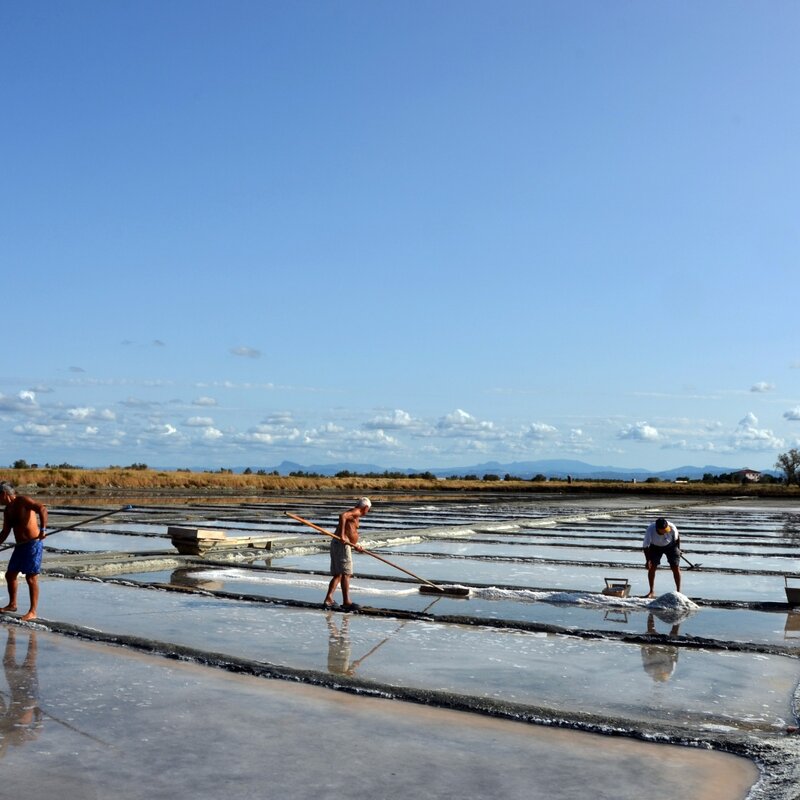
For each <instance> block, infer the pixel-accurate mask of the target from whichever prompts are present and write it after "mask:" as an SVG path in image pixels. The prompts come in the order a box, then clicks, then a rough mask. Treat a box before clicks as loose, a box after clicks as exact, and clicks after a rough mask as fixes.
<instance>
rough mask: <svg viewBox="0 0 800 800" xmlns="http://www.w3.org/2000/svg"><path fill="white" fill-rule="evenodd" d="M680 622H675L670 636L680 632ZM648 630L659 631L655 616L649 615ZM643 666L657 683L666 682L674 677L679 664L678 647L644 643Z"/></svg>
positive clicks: (651, 631)
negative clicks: (673, 674)
mask: <svg viewBox="0 0 800 800" xmlns="http://www.w3.org/2000/svg"><path fill="white" fill-rule="evenodd" d="M680 628H681V626H680V623H675V624H674V625H673V626H672V628H671V629H670V632H669V635H670V636H678V635H679V634H680ZM647 632H648V633H658V631H657V630H656V620H655V616H654V615H653V614H652V613H651V614H648V615H647ZM641 648H642V668H643V669H644V671H645V672H646V673H647V674H648V675H649V676H650V677H651V678H652V679H653V681H654V682H655V683H665V682H666V681H668V680H669V679H670V678H671V677H672V673H673V672H675V667H676V666H677V665H678V648H677V647H674V646H672V645H666V644H643V645H641Z"/></svg>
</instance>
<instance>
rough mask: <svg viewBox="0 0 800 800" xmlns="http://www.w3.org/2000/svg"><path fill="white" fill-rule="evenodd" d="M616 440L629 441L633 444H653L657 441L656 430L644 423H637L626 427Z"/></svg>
mask: <svg viewBox="0 0 800 800" xmlns="http://www.w3.org/2000/svg"><path fill="white" fill-rule="evenodd" d="M617 438H618V439H630V440H632V441H635V442H655V441H657V440H658V438H659V435H658V430H657V429H656V428H654V427H653V426H652V425H648V424H647V423H646V422H637V423H636V424H635V425H626V426H625V427H624V428H623V429H622V430H621V431H619V433H617Z"/></svg>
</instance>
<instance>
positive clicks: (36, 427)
mask: <svg viewBox="0 0 800 800" xmlns="http://www.w3.org/2000/svg"><path fill="white" fill-rule="evenodd" d="M63 428H64V426H63V425H40V424H38V423H35V422H26V423H25V424H24V425H15V426H14V428H12V430H13V431H14V433H16V434H18V435H20V436H43V437H49V436H53V435H54V434H55V433H57V432H58V431H59V430H62V429H63Z"/></svg>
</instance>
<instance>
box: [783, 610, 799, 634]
mask: <svg viewBox="0 0 800 800" xmlns="http://www.w3.org/2000/svg"><path fill="white" fill-rule="evenodd" d="M783 638H784V639H800V611H790V612H789V613H788V614H787V615H786V625H785V626H784V628H783Z"/></svg>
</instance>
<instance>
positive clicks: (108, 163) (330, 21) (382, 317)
mask: <svg viewBox="0 0 800 800" xmlns="http://www.w3.org/2000/svg"><path fill="white" fill-rule="evenodd" d="M576 9H577V11H578V13H576ZM51 11H52V12H53V13H50V12H51ZM56 12H57V13H56ZM720 19H724V20H725V35H724V36H720V35H719V20H720ZM3 29H4V47H3V48H0V69H2V70H3V74H4V75H5V76H6V78H7V80H6V81H5V82H4V112H5V116H6V118H7V119H9V120H13V121H15V122H14V124H7V125H3V126H0V148H2V151H3V152H4V153H7V154H9V156H10V158H9V159H8V161H9V166H8V168H7V169H6V170H5V171H4V176H3V189H4V192H3V195H2V196H3V198H5V202H3V205H2V209H3V213H2V214H0V242H2V243H3V245H2V255H3V266H4V276H6V280H7V282H8V291H7V293H6V295H5V302H4V312H5V313H4V322H5V332H6V347H5V348H4V354H5V358H4V363H3V367H2V374H0V450H2V453H3V454H5V455H4V456H2V457H0V461H4V462H5V463H12V462H13V461H14V460H17V459H25V460H27V461H28V462H36V463H60V462H63V461H68V462H70V463H74V464H79V465H84V466H104V465H108V464H126V463H134V462H139V463H141V462H145V463H149V464H153V465H163V466H190V465H206V466H208V467H211V468H216V467H224V466H229V465H242V464H250V465H251V466H253V467H258V466H262V465H264V466H270V465H274V464H276V463H279V462H280V461H282V460H291V461H295V462H297V463H301V464H322V463H334V462H347V461H350V462H369V463H377V464H380V465H385V466H386V467H387V468H389V467H408V468H420V469H424V468H434V467H458V466H459V465H463V464H470V463H475V461H476V460H477V459H479V460H480V461H489V460H494V461H500V462H503V461H512V460H513V461H519V460H536V459H540V458H580V459H581V460H585V461H590V462H593V463H596V464H603V465H614V466H619V467H629V468H634V467H636V468H646V469H653V470H661V469H670V468H674V467H677V466H682V465H685V464H690V463H694V464H698V462H702V463H701V464H698V465H702V464H709V463H713V464H715V465H718V466H721V467H730V468H731V469H734V468H742V467H750V468H754V469H767V468H771V467H772V466H773V465H774V463H775V460H776V457H777V455H778V454H779V453H780V452H782V451H785V450H786V449H788V448H790V447H796V446H800V371H798V367H800V345H798V344H797V343H796V337H794V336H793V335H792V330H793V329H792V324H793V321H794V319H795V318H796V313H797V312H796V305H797V297H798V296H800V285H798V284H799V283H800V278H799V277H798V274H800V271H798V269H797V265H798V263H800V239H798V237H797V236H796V234H795V231H796V229H797V219H798V218H800V194H798V192H797V186H798V185H800V155H798V153H799V152H800V151H798V148H797V147H796V144H795V139H796V137H793V136H791V135H790V133H791V132H793V131H796V130H798V129H800V104H798V103H796V102H793V98H795V97H797V96H798V90H800V86H798V83H799V82H800V77H798V76H800V48H798V47H797V46H796V41H797V33H798V31H800V5H798V4H796V3H794V2H789V0H776V2H774V3H771V4H770V5H769V6H768V7H762V6H757V5H755V4H733V5H732V4H730V3H729V2H726V1H724V0H708V2H704V3H702V4H695V5H693V6H691V8H690V7H689V6H687V5H685V4H683V5H681V4H677V5H675V4H660V5H658V4H657V5H653V4H630V3H618V4H614V3H612V4H597V3H593V2H590V1H589V0H586V1H585V2H584V1H583V0H578V3H577V6H576V5H575V4H559V3H530V2H527V1H523V0H510V1H509V2H507V3H504V4H502V6H500V7H498V6H496V5H493V6H491V7H490V5H489V4H486V3H484V2H477V0H465V3H463V4H461V5H459V7H458V9H455V7H453V6H452V5H449V4H432V5H428V6H426V7H425V8H424V9H423V8H422V7H421V6H417V5H413V4H412V5H408V4H396V3H382V2H377V3H374V2H369V3H368V2H362V1H361V0H355V2H353V3H348V4H338V5H337V4H334V5H326V4H313V3H312V4H291V3H290V4H274V3H264V4H247V3H246V4H233V5H231V4H229V3H223V2H221V0H220V1H218V0H211V2H208V3H203V4H200V5H198V4H197V3H194V2H191V0H174V2H170V3H169V4H166V5H164V4H162V5H160V6H157V7H151V6H146V5H145V6H142V5H140V4H131V3H107V4H93V5H91V6H88V5H87V4H85V3H81V2H78V3H73V4H68V5H64V4H58V6H56V4H55V2H54V0H44V3H37V4H16V5H15V6H13V10H11V8H8V9H6V10H5V11H4V12H3ZM144 32H146V41H145V40H143V39H142V38H141V37H142V36H144V35H145V34H144ZM145 44H146V46H145Z"/></svg>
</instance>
